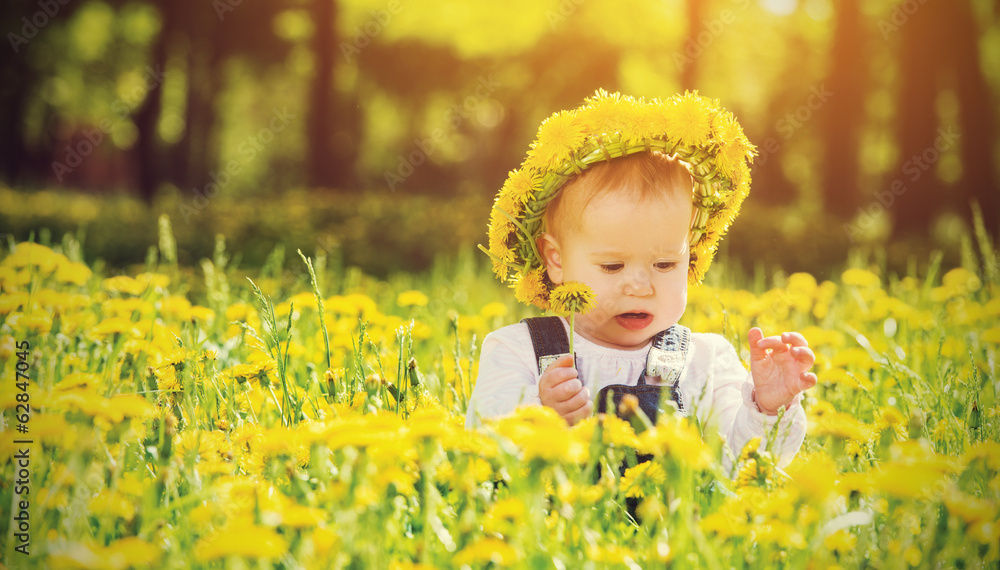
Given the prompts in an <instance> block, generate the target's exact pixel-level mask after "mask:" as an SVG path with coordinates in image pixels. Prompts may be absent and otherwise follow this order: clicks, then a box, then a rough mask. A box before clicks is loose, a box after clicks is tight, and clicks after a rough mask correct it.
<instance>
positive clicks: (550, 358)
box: [538, 352, 570, 375]
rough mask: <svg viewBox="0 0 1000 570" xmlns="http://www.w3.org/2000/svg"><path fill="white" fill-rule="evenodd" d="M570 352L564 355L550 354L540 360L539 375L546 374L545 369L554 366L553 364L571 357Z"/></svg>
mask: <svg viewBox="0 0 1000 570" xmlns="http://www.w3.org/2000/svg"><path fill="white" fill-rule="evenodd" d="M569 355H570V354H569V353H568V352H564V353H562V354H549V355H546V356H542V357H539V358H538V374H539V375H541V374H542V373H544V372H545V369H546V368H548V367H549V366H551V365H552V363H553V362H555V361H557V360H559V359H560V358H562V357H564V356H569Z"/></svg>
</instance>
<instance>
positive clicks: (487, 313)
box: [479, 301, 507, 319]
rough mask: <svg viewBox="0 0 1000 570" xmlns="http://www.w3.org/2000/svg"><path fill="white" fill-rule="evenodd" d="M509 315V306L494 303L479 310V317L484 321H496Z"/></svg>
mask: <svg viewBox="0 0 1000 570" xmlns="http://www.w3.org/2000/svg"><path fill="white" fill-rule="evenodd" d="M506 314H507V305H505V304H503V303H500V302H497V301H493V302H492V303H487V304H485V305H483V308H482V309H480V310H479V316H481V317H483V318H484V319H495V318H497V317H502V316H504V315H506Z"/></svg>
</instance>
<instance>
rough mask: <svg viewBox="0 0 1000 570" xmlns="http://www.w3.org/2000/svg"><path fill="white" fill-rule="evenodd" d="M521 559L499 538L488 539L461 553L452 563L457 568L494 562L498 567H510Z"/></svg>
mask: <svg viewBox="0 0 1000 570" xmlns="http://www.w3.org/2000/svg"><path fill="white" fill-rule="evenodd" d="M520 559H521V556H520V555H519V554H518V552H517V551H516V550H514V548H513V547H511V546H510V545H509V544H507V543H506V542H504V541H502V540H500V539H498V538H492V537H486V538H481V539H479V540H477V541H476V542H474V543H472V544H470V545H469V546H466V547H465V548H463V549H462V550H461V551H459V552H458V554H456V555H455V558H453V559H452V563H454V564H455V565H456V566H462V565H466V564H468V565H476V566H479V565H483V564H486V563H488V562H492V563H493V564H496V565H498V566H509V565H511V564H513V563H515V562H517V561H518V560H520Z"/></svg>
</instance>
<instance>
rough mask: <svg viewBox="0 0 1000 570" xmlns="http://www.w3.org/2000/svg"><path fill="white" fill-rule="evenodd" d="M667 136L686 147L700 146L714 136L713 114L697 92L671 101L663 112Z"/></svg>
mask: <svg viewBox="0 0 1000 570" xmlns="http://www.w3.org/2000/svg"><path fill="white" fill-rule="evenodd" d="M663 112H664V122H665V123H666V131H667V134H668V135H669V136H670V137H671V139H673V140H677V141H680V142H681V143H682V144H684V145H691V146H700V145H704V144H705V143H707V142H708V140H709V138H711V136H712V113H711V107H709V105H708V103H707V100H706V99H705V98H704V97H701V96H700V95H698V93H697V92H694V93H691V92H687V93H685V94H684V95H683V96H682V97H676V98H673V99H671V100H670V101H669V102H668V103H667V105H666V107H665V108H664V110H663Z"/></svg>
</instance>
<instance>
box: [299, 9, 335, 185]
mask: <svg viewBox="0 0 1000 570" xmlns="http://www.w3.org/2000/svg"><path fill="white" fill-rule="evenodd" d="M312 8H313V21H314V22H315V23H316V31H315V33H314V34H313V38H312V50H313V55H314V56H315V60H316V65H315V75H314V76H313V81H312V88H311V89H310V92H309V119H308V124H307V126H306V138H307V140H308V144H307V145H306V148H307V149H308V151H307V152H308V158H307V161H308V164H307V172H308V179H309V184H310V185H311V186H315V187H333V186H336V185H337V184H338V182H339V180H338V176H337V162H338V161H337V160H336V157H335V156H334V152H333V145H332V141H333V133H332V130H333V127H334V121H333V115H334V113H333V110H334V104H335V100H334V96H333V71H334V57H335V54H336V52H335V49H336V47H335V43H336V21H335V18H336V6H335V5H334V0H313V2H312Z"/></svg>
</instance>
